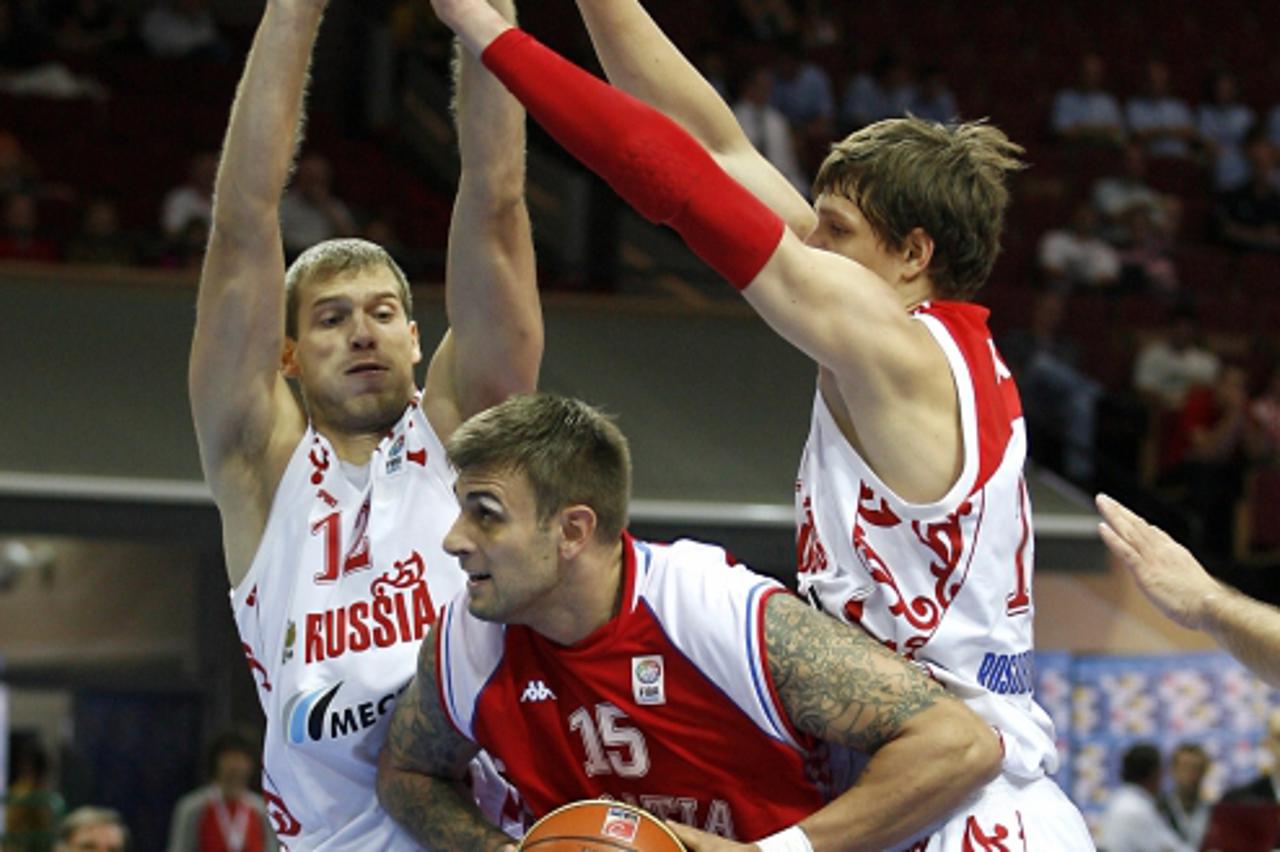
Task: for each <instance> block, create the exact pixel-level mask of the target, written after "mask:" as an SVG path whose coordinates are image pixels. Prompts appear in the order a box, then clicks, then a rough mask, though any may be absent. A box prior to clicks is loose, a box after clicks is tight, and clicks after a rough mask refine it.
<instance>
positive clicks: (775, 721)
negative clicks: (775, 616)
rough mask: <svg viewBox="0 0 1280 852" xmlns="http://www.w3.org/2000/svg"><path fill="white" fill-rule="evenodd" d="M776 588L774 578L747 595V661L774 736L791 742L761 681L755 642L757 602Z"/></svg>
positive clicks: (759, 700)
mask: <svg viewBox="0 0 1280 852" xmlns="http://www.w3.org/2000/svg"><path fill="white" fill-rule="evenodd" d="M774 588H777V585H776V584H775V583H774V582H773V581H772V580H765V581H763V582H760V583H757V584H756V585H755V586H753V587H752V588H751V593H750V594H749V595H748V596H747V635H746V636H745V637H744V638H745V639H746V643H747V662H748V663H749V664H750V666H751V685H752V686H754V687H755V690H756V701H758V702H760V706H761V707H763V708H764V712H765V715H766V716H768V717H769V724H771V725H773V732H774V736H775V737H777V738H778V739H780V740H782V741H783V742H791V735H790V734H789V733H788V732H787V728H786V726H785V725H783V724H782V720H781V719H779V718H778V716H777V713H776V709H777V708H775V707H774V704H773V701H772V699H771V696H770V693H769V685H768V684H766V683H763V682H762V681H761V666H760V661H759V657H758V649H757V647H756V642H755V626H756V607H757V606H758V604H757V603H756V602H757V600H759V598H760V596H761V595H762V594H763V593H764V592H766V591H768V590H770V589H774Z"/></svg>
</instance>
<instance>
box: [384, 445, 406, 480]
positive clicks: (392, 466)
mask: <svg viewBox="0 0 1280 852" xmlns="http://www.w3.org/2000/svg"><path fill="white" fill-rule="evenodd" d="M403 464H404V435H399V436H397V437H396V440H395V443H393V444H392V445H391V451H390V452H389V453H387V476H390V475H391V474H393V473H398V472H399V471H400V466H401V465H403Z"/></svg>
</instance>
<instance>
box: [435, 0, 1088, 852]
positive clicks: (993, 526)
mask: <svg viewBox="0 0 1280 852" xmlns="http://www.w3.org/2000/svg"><path fill="white" fill-rule="evenodd" d="M434 2H435V6H436V8H437V11H438V12H439V14H440V16H441V17H442V19H444V20H445V22H446V23H447V24H449V25H450V26H451V27H453V28H454V29H455V31H456V32H458V33H459V34H460V35H461V36H462V38H463V41H464V42H465V43H466V44H467V45H468V47H469V48H470V49H472V50H473V51H475V52H476V53H477V54H478V55H481V54H482V57H483V60H484V62H485V64H486V65H487V66H488V67H489V68H490V69H491V70H493V71H494V73H495V74H496V75H497V76H498V77H499V78H500V79H502V80H503V82H504V83H506V84H507V86H508V87H509V88H511V90H512V91H513V92H514V93H515V94H516V95H517V96H518V97H519V98H520V99H521V100H522V101H523V102H524V103H525V104H526V107H527V108H528V109H529V110H530V113H531V114H532V115H533V116H534V117H535V118H536V119H537V120H538V121H539V122H540V123H542V124H543V125H544V126H545V127H546V128H547V129H548V130H549V131H550V132H551V133H552V135H553V136H555V137H556V138H557V139H558V140H559V141H560V142H561V144H563V145H565V147H566V148H568V149H569V150H570V151H571V152H572V153H573V154H574V155H575V156H577V157H578V158H579V159H581V160H583V162H585V163H586V164H587V165H588V166H590V167H591V168H592V169H594V170H595V171H597V172H599V173H600V174H601V175H602V176H603V177H604V178H605V179H606V180H607V181H609V183H610V184H611V185H612V186H613V187H614V188H615V189H616V190H617V191H618V192H619V193H620V194H621V195H622V196H623V197H624V198H626V199H627V200H628V201H629V202H630V203H631V204H632V205H633V206H635V207H636V208H637V210H639V211H640V212H641V213H642V214H644V215H645V216H646V217H648V218H649V219H650V220H652V221H658V222H663V223H665V224H668V225H670V226H671V227H673V228H674V229H675V230H676V231H677V232H678V233H679V234H680V235H681V237H682V238H683V239H684V240H685V242H686V243H687V244H688V245H689V246H690V247H691V248H692V249H693V250H694V251H695V253H697V254H699V256H701V257H702V258H703V259H704V260H705V261H707V262H708V263H709V264H710V265H711V266H712V267H713V268H715V269H716V270H717V271H718V272H720V273H721V274H722V275H723V276H724V277H725V278H727V279H728V280H729V281H730V282H731V283H733V284H734V285H735V286H737V287H738V288H739V289H741V290H742V293H743V296H744V297H745V298H746V300H747V301H748V302H749V303H750V304H751V305H752V306H753V307H754V308H755V309H756V310H757V312H758V313H759V314H760V315H761V316H762V317H763V318H764V319H765V320H766V321H767V322H768V323H769V324H770V325H772V326H773V328H774V329H775V330H776V331H778V332H779V333H780V334H781V335H782V336H783V337H785V338H786V339H787V340H789V341H790V342H792V343H793V344H794V345H795V346H797V347H798V348H799V349H801V350H802V351H803V352H805V353H806V354H808V355H809V356H811V357H812V358H813V359H814V360H815V361H816V362H817V365H818V382H817V385H818V386H817V391H816V393H815V398H814V404H813V416H812V426H811V431H810V435H809V441H808V444H807V446H806V448H805V453H804V456H803V458H802V460H801V464H800V470H799V474H798V476H797V483H796V509H797V522H798V531H797V544H798V550H799V557H800V560H799V565H798V570H799V583H800V589H801V591H802V592H803V593H804V594H806V595H807V596H808V597H809V598H810V599H811V600H812V601H813V602H814V603H815V604H817V605H819V606H821V607H822V608H823V609H824V610H826V611H827V612H829V613H831V614H832V615H834V616H836V617H837V618H840V619H843V620H845V621H847V622H849V623H851V624H856V625H858V626H860V627H862V628H863V629H865V630H866V631H868V632H869V633H870V634H871V635H873V636H875V637H876V638H877V639H879V640H881V641H882V642H884V643H885V644H886V645H887V646H889V647H891V648H893V649H894V650H897V651H899V652H900V653H902V654H904V655H906V656H908V657H910V658H912V659H914V660H916V661H917V662H919V663H920V664H922V665H924V666H926V667H927V668H928V670H929V671H930V673H931V674H932V675H933V676H934V677H935V678H937V679H938V680H939V681H941V682H942V683H944V684H945V685H946V686H947V687H949V688H950V689H951V690H952V691H953V692H954V693H955V694H956V695H957V696H959V697H961V698H963V699H964V700H965V701H966V702H968V703H969V705H970V706H971V707H972V708H973V709H974V710H975V711H976V712H978V714H979V715H981V716H982V717H983V718H984V719H986V720H987V721H988V722H989V723H990V724H991V725H992V726H993V727H994V728H995V729H996V730H997V731H998V732H999V733H1000V735H1001V738H1002V740H1003V743H1004V747H1005V761H1004V772H1003V773H1002V775H1001V776H1000V777H999V778H997V779H996V780H995V781H993V782H992V783H991V784H989V785H987V787H986V788H984V790H983V791H982V793H981V794H980V795H978V796H975V797H974V798H973V799H972V800H971V801H968V802H966V803H964V804H963V805H962V807H960V808H959V809H958V810H957V811H956V812H955V814H954V815H953V816H952V818H951V819H950V820H949V821H947V822H946V823H945V824H944V825H941V826H938V827H937V828H936V830H935V831H933V832H932V834H930V835H929V836H928V837H926V838H923V839H921V840H920V841H918V844H919V848H921V849H929V850H941V849H963V848H975V847H981V846H982V845H983V844H986V843H989V842H994V841H995V839H997V838H1008V837H1015V836H1016V837H1021V838H1024V840H1025V842H1026V843H1027V844H1028V845H1029V846H1031V847H1034V848H1036V849H1062V850H1077V849H1088V848H1091V845H1092V844H1091V841H1090V839H1089V833H1088V830H1087V828H1086V826H1085V824H1084V821H1083V819H1082V818H1081V816H1080V814H1079V811H1078V810H1076V808H1075V807H1074V806H1073V805H1072V804H1071V803H1070V801H1069V800H1068V799H1067V798H1066V796H1065V795H1063V793H1062V791H1061V790H1060V789H1058V787H1057V786H1056V785H1055V784H1054V783H1053V781H1052V780H1051V779H1050V778H1049V777H1048V774H1049V773H1051V772H1053V771H1054V770H1055V769H1056V767H1057V764H1058V756H1057V751H1056V748H1055V743H1054V732H1053V725H1052V723H1051V721H1050V720H1049V718H1048V715H1047V714H1046V713H1045V712H1044V711H1043V710H1042V709H1041V708H1040V707H1039V706H1038V705H1037V704H1036V703H1035V701H1034V699H1033V697H1032V692H1033V686H1034V681H1035V678H1034V656H1033V655H1034V650H1033V642H1032V597H1031V579H1032V561H1033V554H1032V550H1033V541H1034V539H1033V534H1032V530H1031V519H1030V506H1029V502H1028V499H1027V494H1026V487H1025V484H1024V481H1023V478H1022V467H1023V462H1024V460H1025V455H1026V439H1025V429H1024V424H1023V420H1022V411H1021V404H1020V401H1019V399H1018V393H1017V390H1016V388H1015V387H1014V384H1013V381H1012V376H1011V375H1010V374H1009V371H1008V369H1007V368H1006V367H1005V365H1004V363H1003V362H1002V361H1001V359H1000V356H999V354H998V353H997V352H996V350H995V346H994V344H993V342H992V339H991V334H990V331H989V330H988V329H987V325H986V311H985V310H984V309H982V308H979V307H977V306H974V305H971V304H969V303H968V302H966V301H964V300H965V299H967V298H968V297H969V296H971V295H972V294H973V293H974V292H976V291H977V289H978V288H979V287H981V285H982V284H983V282H984V281H985V280H986V277H987V275H988V274H989V272H990V270H991V267H992V265H993V263H994V261H995V256H996V254H997V251H998V247H999V237H1000V231H1001V228H1002V223H1003V215H1004V208H1005V206H1006V204H1007V200H1008V191H1007V189H1006V187H1005V183H1004V182H1005V177H1006V175H1007V173H1009V172H1011V171H1014V170H1016V169H1018V168H1020V167H1021V163H1020V162H1019V161H1018V159H1017V155H1018V154H1019V153H1020V151H1021V149H1020V148H1018V147H1017V146H1016V145H1014V144H1013V143H1011V142H1010V141H1009V140H1008V139H1007V138H1006V137H1005V136H1004V134H1003V133H1001V132H1000V131H999V130H997V129H996V128H993V127H991V126H988V125H985V124H981V123H977V124H961V125H940V124H933V123H929V122H924V121H919V120H915V119H901V120H892V121H886V122H880V123H878V124H875V125H872V126H870V127H868V128H865V129H863V130H861V131H858V132H856V133H854V134H852V135H851V136H850V137H849V138H847V139H845V140H843V141H841V142H839V143H837V144H836V145H835V146H833V149H832V152H831V154H830V156H829V157H828V158H827V160H826V161H825V162H824V164H823V166H822V169H821V171H820V173H819V175H818V177H817V179H816V181H815V195H816V196H817V200H816V204H815V207H814V211H813V212H810V213H807V214H806V213H805V211H804V210H803V199H801V198H800V197H799V196H798V194H796V193H795V192H794V191H793V190H791V188H790V186H789V185H788V184H787V182H786V181H785V180H784V179H782V177H781V176H780V175H778V174H777V173H776V172H775V171H773V170H772V169H771V168H769V167H768V165H767V163H765V162H764V160H763V158H761V157H760V156H759V154H757V153H756V152H754V151H753V150H752V149H751V146H750V145H749V144H748V143H747V141H746V138H745V136H744V134H743V133H742V132H741V130H740V129H739V128H737V127H736V125H735V124H734V122H733V118H732V115H731V113H730V112H729V111H728V109H727V108H726V107H725V105H724V104H723V103H722V102H720V101H719V100H718V98H716V96H715V95H714V93H713V91H712V90H711V88H710V87H709V86H708V85H706V83H705V81H702V80H701V79H700V78H699V77H698V75H697V74H696V72H695V71H693V69H692V68H691V66H689V65H688V63H687V62H685V61H684V59H683V58H682V57H680V55H679V53H678V52H676V51H675V49H674V48H673V47H672V46H671V45H670V43H669V42H667V40H666V39H665V37H663V36H662V34H661V32H660V31H658V30H657V28H656V27H655V26H654V24H653V22H652V21H651V20H650V19H649V18H648V16H647V15H646V14H645V13H644V11H643V9H642V8H641V7H640V6H639V4H638V3H636V2H635V0H581V1H580V3H579V6H580V8H581V9H582V10H583V12H584V14H585V17H586V19H587V22H588V25H589V27H590V29H591V30H592V36H593V39H594V41H595V43H596V47H597V51H598V52H599V53H600V54H601V58H602V62H603V64H604V66H605V68H606V72H607V73H609V74H610V75H611V76H612V77H613V78H614V79H615V80H617V81H618V82H619V83H620V84H621V85H623V87H624V88H630V89H632V90H633V91H635V92H636V93H637V94H638V95H640V96H641V98H643V99H647V100H651V101H652V102H654V103H655V104H658V105H659V106H660V107H661V108H662V109H663V110H664V111H666V112H668V113H669V114H670V115H671V116H672V118H673V119H674V121H673V120H671V119H668V118H667V117H666V116H664V115H662V114H661V113H659V112H657V111H654V110H653V109H650V108H649V107H647V106H646V105H645V104H643V103H642V102H640V101H637V100H635V99H633V98H631V97H628V96H626V95H625V94H623V93H622V92H620V91H618V90H616V89H612V88H610V87H608V86H605V85H603V84H602V83H600V82H599V81H598V80H595V79H594V78H592V77H590V75H586V74H584V73H583V72H581V71H580V69H577V68H574V67H573V66H572V65H570V64H568V63H566V62H564V61H563V60H562V59H560V58H559V57H557V56H555V55H554V54H552V53H551V52H549V51H547V50H546V49H545V48H543V47H541V45H538V44H537V43H536V42H535V41H533V40H532V39H529V38H528V37H527V36H525V35H524V34H523V33H520V32H519V31H518V30H514V29H513V28H510V27H508V26H506V25H504V24H503V23H502V22H501V21H499V20H498V19H497V18H496V16H494V15H493V14H492V13H491V12H489V11H488V10H485V9H484V8H483V7H482V5H480V4H477V3H475V2H473V0H434ZM784 223H787V224H789V225H790V227H786V226H785V225H784Z"/></svg>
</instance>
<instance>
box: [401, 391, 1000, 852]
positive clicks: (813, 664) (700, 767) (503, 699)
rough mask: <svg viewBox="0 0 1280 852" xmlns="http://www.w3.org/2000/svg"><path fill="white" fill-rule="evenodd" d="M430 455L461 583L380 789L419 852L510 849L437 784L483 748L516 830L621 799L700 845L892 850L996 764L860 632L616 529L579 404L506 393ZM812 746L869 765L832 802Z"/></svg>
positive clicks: (772, 584) (604, 468)
mask: <svg viewBox="0 0 1280 852" xmlns="http://www.w3.org/2000/svg"><path fill="white" fill-rule="evenodd" d="M448 452H449V459H450V461H451V462H452V463H453V464H454V466H455V467H456V468H457V471H458V480H457V485H456V489H455V490H456V492H457V497H458V503H459V505H460V507H461V512H460V513H459V515H458V518H457V520H456V521H455V522H454V525H453V528H452V529H451V530H450V531H449V534H448V535H447V536H446V537H445V546H446V547H447V548H448V549H449V551H450V552H451V553H454V554H455V555H457V556H458V558H459V561H460V562H461V564H462V567H463V570H465V571H466V572H467V575H468V583H467V588H466V590H464V591H463V592H461V593H459V594H458V596H457V597H455V598H454V599H453V601H452V602H451V603H450V604H449V605H448V606H446V607H445V610H444V612H443V613H442V614H441V616H440V619H439V621H438V623H437V624H436V626H435V628H433V633H432V634H431V635H430V636H429V637H428V638H427V641H426V642H424V643H423V646H422V655H421V658H420V663H419V668H418V677H417V679H416V680H415V681H414V683H413V684H412V685H411V686H410V687H409V689H408V691H407V692H406V693H405V695H404V696H403V697H402V698H401V700H400V702H399V703H398V705H397V707H396V713H395V716H394V718H393V720H392V725H391V731H390V733H389V734H388V738H387V745H386V747H385V749H384V751H383V755H382V758H381V760H380V765H379V775H378V792H379V798H380V800H381V801H382V803H383V806H384V807H385V808H386V809H387V810H388V811H389V812H390V813H392V814H393V815H394V816H395V817H396V818H397V819H398V820H400V821H401V822H402V823H403V824H404V825H405V827H406V828H407V829H409V830H410V832H411V833H412V834H413V835H414V836H415V837H416V838H417V839H418V840H419V841H420V842H422V843H423V844H424V845H426V846H427V847H428V848H431V849H494V848H501V847H503V846H504V845H505V844H506V843H507V842H508V839H507V838H506V837H504V836H503V835H502V834H501V833H499V832H497V831H496V830H494V829H493V828H491V827H488V826H486V825H485V823H484V821H483V820H482V819H481V818H480V816H479V814H478V812H477V811H476V809H475V807H474V805H471V804H470V803H468V802H466V801H465V800H464V799H463V798H461V797H460V796H459V795H458V793H457V791H456V786H455V784H456V781H457V780H459V778H460V777H461V775H460V773H461V771H462V769H463V767H465V765H466V762H467V760H469V759H470V758H471V756H472V755H474V754H475V752H476V749H477V747H478V746H480V747H483V748H484V749H485V750H486V751H487V752H488V753H489V754H491V755H492V756H493V757H494V758H495V759H496V760H498V761H501V763H502V764H503V765H505V767H506V773H507V775H508V777H509V778H510V780H511V781H512V783H513V784H514V785H515V786H516V788H517V789H519V791H520V793H521V796H522V798H523V800H524V802H525V803H526V804H527V805H528V806H529V808H530V810H531V811H532V813H533V815H534V816H542V815H544V814H545V813H547V812H548V811H550V810H552V809H554V808H555V807H558V806H559V805H562V804H564V803H565V802H567V801H569V800H575V799H581V798H598V797H608V798H613V799H622V800H625V801H628V802H630V803H631V804H634V805H638V806H640V807H643V808H645V809H647V810H649V811H650V812H652V813H654V814H656V815H658V816H660V817H664V818H667V819H669V820H671V821H672V822H673V823H678V824H673V826H672V828H673V830H675V831H676V832H677V833H678V834H680V836H681V838H682V839H684V840H685V841H686V842H689V843H692V844H693V848H695V849H706V848H710V847H709V846H708V845H707V844H708V843H720V842H726V843H727V842H730V841H732V840H737V841H753V842H755V843H756V844H757V845H758V846H759V847H760V848H761V849H764V850H774V852H776V851H777V850H792V849H885V848H889V847H890V846H891V845H892V844H894V843H897V842H900V841H904V840H906V839H908V838H910V837H912V836H913V835H914V834H916V833H917V832H918V831H920V830H921V829H922V828H924V827H926V826H928V825H930V824H931V823H933V822H935V821H937V820H938V819H939V818H941V817H943V816H944V815H945V814H947V813H948V812H949V811H950V810H951V809H953V808H954V807H955V806H956V805H957V804H959V803H960V802H961V801H963V800H964V798H965V797H966V796H968V795H969V794H970V793H971V792H972V791H973V790H975V789H976V788H977V787H978V786H980V785H981V784H983V783H984V782H985V781H986V780H988V779H989V778H991V777H992V776H993V775H994V774H995V773H996V772H997V771H998V769H999V765H1000V745H999V740H998V738H997V737H996V735H995V734H994V733H993V732H992V730H991V728H990V727H989V726H988V725H987V724H986V723H984V722H983V721H982V720H981V719H980V718H979V717H978V716H977V715H976V714H974V713H973V712H972V711H970V710H969V709H968V708H966V707H965V706H964V704H963V703H962V702H960V701H957V700H955V699H954V698H951V697H949V696H948V695H947V693H946V691H945V690H944V689H942V688H941V687H940V686H938V685H937V684H935V683H933V682H932V681H930V680H929V678H928V677H926V676H925V675H924V674H923V673H922V672H921V671H919V670H918V669H917V668H915V667H914V666H912V665H911V664H909V663H908V662H907V661H906V660H904V659H903V658H902V657H900V656H898V655H896V654H893V653H891V652H890V651H888V650H886V649H885V648H883V647H882V646H881V645H880V644H879V643H878V642H876V641H875V640H874V639H872V638H870V637H869V636H867V635H866V634H865V633H863V632H862V631H860V630H851V629H849V628H848V627H846V626H845V625H842V624H841V623H840V622H838V621H836V620H835V619H832V618H830V617H828V616H826V615H824V614H822V613H820V612H817V611H815V610H814V609H812V608H810V607H808V606H806V605H805V604H804V603H803V602H801V601H800V600H798V599H797V598H795V597H793V596H792V595H790V594H789V593H787V592H786V591H785V590H784V589H783V587H782V586H781V584H779V583H778V582H777V581H776V580H773V579H770V578H767V577H763V576H761V575H758V574H755V573H753V572H751V571H749V570H748V569H746V568H744V567H742V566H740V565H734V564H732V562H731V560H730V559H728V558H727V556H726V554H725V552H724V551H723V550H722V549H720V548H718V547H714V546H711V545H704V544H700V543H698V542H693V541H687V540H684V541H677V542H675V543H674V544H670V545H660V544H653V543H649V542H643V541H638V540H636V539H633V538H632V537H631V536H629V535H628V534H627V533H626V532H625V529H624V528H625V525H626V518H627V503H628V499H629V492H630V479H631V465H630V458H629V454H628V451H627V445H626V439H625V438H624V437H623V436H622V434H621V432H620V431H619V430H618V428H617V427H616V426H614V425H613V424H612V423H611V422H609V421H608V419H606V418H605V417H603V416H601V415H600V414H599V413H598V412H597V411H595V410H594V409H592V408H590V407H589V406H587V405H585V404H583V403H581V402H578V401H576V400H570V399H565V398H562V397H554V396H550V395H546V394H536V395H525V396H518V397H513V398H512V399H510V400H508V401H506V402H504V403H502V404H500V405H498V406H495V407H494V408H491V409H489V410H488V411H485V412H483V413H481V414H479V415H477V416H476V417H474V418H472V419H471V420H469V421H467V422H466V423H465V424H463V425H462V427H461V428H460V429H458V431H457V432H455V433H454V436H453V438H452V439H451V440H450V442H449V445H448ZM824 741H825V742H835V743H840V744H843V745H845V746H851V747H856V748H858V749H860V750H862V751H864V752H867V753H870V754H871V755H872V756H871V758H870V762H869V763H868V764H867V766H866V770H865V772H864V773H863V774H862V776H861V778H860V779H859V781H858V783H857V784H856V785H855V786H854V787H852V788H851V789H849V790H847V791H845V792H844V793H843V794H842V795H840V796H839V797H837V798H836V799H835V800H834V801H831V802H830V803H829V804H827V798H828V797H827V793H828V792H829V791H828V790H827V789H825V788H824V786H823V784H822V783H821V779H822V778H823V774H822V772H821V769H822V762H821V751H820V750H819V749H817V746H818V745H819V744H820V742H824ZM690 825H694V826H697V829H698V830H696V831H695V830H694V829H692V828H689V827H688V826H690ZM810 844H811V845H810ZM735 845H736V844H735Z"/></svg>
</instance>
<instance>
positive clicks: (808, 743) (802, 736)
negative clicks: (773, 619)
mask: <svg viewBox="0 0 1280 852" xmlns="http://www.w3.org/2000/svg"><path fill="white" fill-rule="evenodd" d="M778 592H784V593H786V594H791V592H789V591H787V589H784V588H783V587H781V586H778V587H776V588H772V589H769V590H767V591H766V592H765V593H764V594H762V595H761V596H760V605H759V606H758V607H757V608H756V616H755V617H756V635H757V636H758V637H760V668H761V669H763V670H764V681H765V684H767V685H768V687H769V697H770V698H771V699H772V700H773V706H774V709H775V710H777V711H778V718H779V719H781V720H782V724H783V725H784V726H786V729H787V733H789V734H791V738H792V739H794V740H795V741H796V742H797V743H799V744H800V747H801V748H803V749H805V750H806V751H812V750H813V748H814V746H815V745H816V744H817V743H816V742H815V740H814V738H813V737H811V736H809V735H808V734H806V733H805V732H804V731H801V730H800V729H799V728H797V727H796V726H795V725H794V724H792V722H791V715H790V714H789V713H787V708H786V705H784V704H783V703H782V696H780V695H779V694H778V687H777V684H775V683H774V682H773V671H772V670H771V669H770V668H769V647H768V645H769V643H768V642H766V641H765V631H764V614H765V612H764V610H765V605H766V604H767V603H768V602H769V598H771V597H773V596H774V595H775V594H777V593H778ZM806 606H808V604H806Z"/></svg>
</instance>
